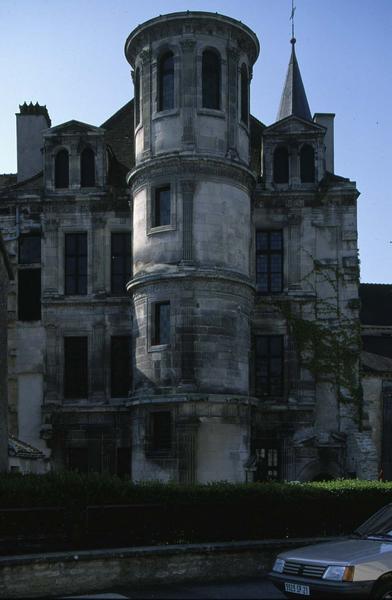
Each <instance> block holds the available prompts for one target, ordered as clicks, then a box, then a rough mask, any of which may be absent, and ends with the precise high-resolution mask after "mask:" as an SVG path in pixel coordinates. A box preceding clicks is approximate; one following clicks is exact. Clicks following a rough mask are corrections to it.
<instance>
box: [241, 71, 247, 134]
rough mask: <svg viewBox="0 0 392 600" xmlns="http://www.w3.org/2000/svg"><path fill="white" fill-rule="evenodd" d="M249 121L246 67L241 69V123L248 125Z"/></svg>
mask: <svg viewBox="0 0 392 600" xmlns="http://www.w3.org/2000/svg"><path fill="white" fill-rule="evenodd" d="M248 119H249V79H248V69H247V68H246V65H242V67H241V121H242V122H243V123H245V125H248Z"/></svg>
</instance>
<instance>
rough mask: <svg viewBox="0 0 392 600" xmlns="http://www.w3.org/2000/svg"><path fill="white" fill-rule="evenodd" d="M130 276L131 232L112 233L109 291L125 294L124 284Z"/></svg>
mask: <svg viewBox="0 0 392 600" xmlns="http://www.w3.org/2000/svg"><path fill="white" fill-rule="evenodd" d="M131 277H132V258H131V234H130V233H128V232H119V233H112V238H111V286H110V289H111V293H112V294H115V295H120V296H125V295H126V293H127V292H126V289H125V286H126V284H127V283H128V281H129V280H130V279H131Z"/></svg>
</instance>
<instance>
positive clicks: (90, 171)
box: [80, 148, 95, 187]
mask: <svg viewBox="0 0 392 600" xmlns="http://www.w3.org/2000/svg"><path fill="white" fill-rule="evenodd" d="M80 185H81V187H94V185H95V154H94V151H93V150H92V149H91V148H85V149H84V150H83V151H82V153H81V155H80Z"/></svg>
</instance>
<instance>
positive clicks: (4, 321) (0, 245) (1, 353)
mask: <svg viewBox="0 0 392 600" xmlns="http://www.w3.org/2000/svg"><path fill="white" fill-rule="evenodd" d="M13 278H14V274H13V271H12V267H11V263H10V260H9V257H8V252H7V250H6V247H5V245H4V242H3V237H2V235H1V232H0V472H2V471H7V470H8V418H7V416H8V403H7V397H8V375H7V373H8V370H7V362H8V344H7V333H8V326H7V325H8V289H9V282H10V281H12V280H13Z"/></svg>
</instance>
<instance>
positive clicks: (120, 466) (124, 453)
mask: <svg viewBox="0 0 392 600" xmlns="http://www.w3.org/2000/svg"><path fill="white" fill-rule="evenodd" d="M117 475H118V476H119V477H131V449H130V448H117Z"/></svg>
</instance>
